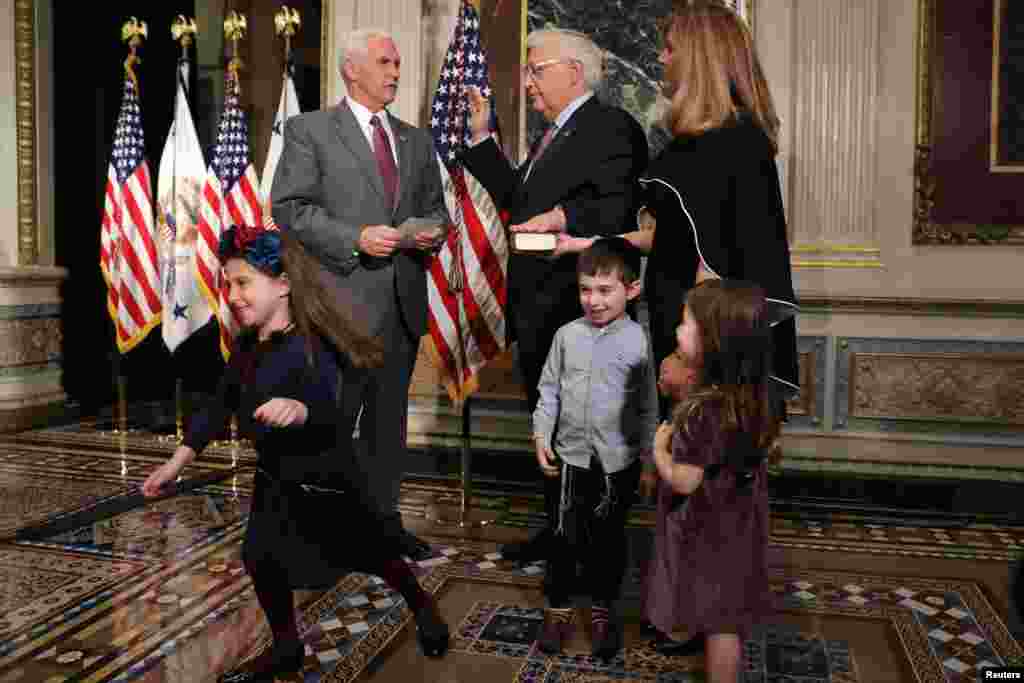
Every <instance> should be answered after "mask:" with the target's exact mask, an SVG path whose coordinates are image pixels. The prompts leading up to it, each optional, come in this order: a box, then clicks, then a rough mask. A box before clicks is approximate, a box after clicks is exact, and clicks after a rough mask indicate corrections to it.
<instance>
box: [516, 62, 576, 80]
mask: <svg viewBox="0 0 1024 683" xmlns="http://www.w3.org/2000/svg"><path fill="white" fill-rule="evenodd" d="M578 61H579V60H576V59H566V58H564V57H559V58H557V59H545V60H544V61H543V62H537V63H536V64H524V65H523V78H527V77H529V78H533V79H535V80H536V79H538V78H540V75H541V73H542V72H543V71H544V69H546V68H548V67H549V66H554V65H555V64H562V63H567V64H568V63H572V62H578Z"/></svg>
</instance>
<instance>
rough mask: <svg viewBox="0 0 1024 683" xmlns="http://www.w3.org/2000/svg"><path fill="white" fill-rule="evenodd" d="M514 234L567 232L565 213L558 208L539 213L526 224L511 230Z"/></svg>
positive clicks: (520, 224) (512, 227) (514, 226)
mask: <svg viewBox="0 0 1024 683" xmlns="http://www.w3.org/2000/svg"><path fill="white" fill-rule="evenodd" d="M509 230H511V231H512V232H563V231H564V230H565V212H564V211H562V208H561V207H559V206H556V207H555V208H553V209H551V210H550V211H545V212H544V213H539V214H537V215H536V216H534V217H533V218H531V219H530V220H528V221H526V222H525V223H519V224H518V225H513V226H511V227H510V228H509Z"/></svg>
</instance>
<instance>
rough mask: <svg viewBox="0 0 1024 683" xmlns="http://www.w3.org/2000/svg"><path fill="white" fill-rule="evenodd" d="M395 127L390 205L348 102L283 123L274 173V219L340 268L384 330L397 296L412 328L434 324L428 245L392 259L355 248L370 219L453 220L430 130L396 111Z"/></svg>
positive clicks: (331, 280)
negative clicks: (394, 195)
mask: <svg viewBox="0 0 1024 683" xmlns="http://www.w3.org/2000/svg"><path fill="white" fill-rule="evenodd" d="M388 117H389V118H388V121H389V123H390V124H391V130H392V131H393V132H394V135H395V145H396V147H397V150H396V153H397V156H398V173H399V189H398V200H397V203H396V206H395V207H393V208H392V207H389V206H387V205H386V201H385V199H384V185H383V182H382V181H381V178H380V172H379V171H378V169H377V161H376V158H375V157H374V155H373V150H372V149H371V148H370V143H369V142H368V141H367V139H366V137H365V136H364V135H363V132H362V130H360V128H359V124H358V122H357V121H356V117H355V115H354V114H353V113H352V110H351V109H350V108H349V107H348V105H347V104H346V103H345V102H341V103H339V104H338V106H336V107H333V108H331V109H327V110H321V111H315V112H309V113H307V114H301V115H299V116H294V117H292V118H290V119H288V121H287V122H286V123H285V128H284V149H283V151H282V153H281V161H280V162H279V163H278V166H277V173H276V175H275V176H274V186H273V191H272V198H271V199H272V202H273V214H274V220H275V221H276V222H277V223H278V225H280V226H281V228H282V229H283V230H291V231H292V232H293V234H295V236H296V237H298V239H299V241H300V242H302V244H303V245H305V247H306V248H307V249H309V250H310V251H311V252H312V253H313V254H315V255H316V256H317V257H318V258H319V259H320V261H321V262H322V263H323V264H324V265H325V266H326V268H327V269H328V271H329V272H330V273H331V275H332V276H333V277H328V278H327V280H328V282H326V283H325V284H327V285H328V286H329V287H330V291H332V293H333V295H335V296H337V297H338V299H339V301H340V302H342V305H346V306H349V307H350V308H351V309H353V317H354V319H355V320H359V321H364V322H365V323H366V325H367V330H366V331H367V332H368V333H369V334H371V335H376V334H378V333H379V332H381V331H382V330H383V329H385V327H386V322H387V320H388V317H387V316H388V315H391V314H393V313H394V311H393V309H394V302H395V300H396V293H397V300H398V302H399V308H400V314H401V317H402V320H403V321H404V323H405V326H406V328H407V330H408V332H409V334H410V335H411V336H412V337H413V338H414V339H417V340H418V339H419V337H420V336H422V335H423V334H424V333H425V332H426V328H427V323H426V321H427V294H426V292H427V290H426V286H427V285H426V273H425V267H426V262H427V258H428V256H429V255H428V254H425V253H423V252H420V251H417V250H400V251H397V252H395V253H394V254H393V255H392V256H391V257H390V258H387V259H371V258H368V257H365V256H363V257H360V256H359V255H357V254H356V253H355V248H356V243H357V242H358V239H359V233H360V231H361V230H362V228H363V226H366V225H392V226H397V225H400V224H401V223H402V222H403V221H405V220H406V219H407V218H409V217H411V216H420V217H430V218H437V219H438V221H439V222H447V221H448V214H447V211H446V209H445V204H444V196H443V194H442V190H441V175H440V171H439V169H438V166H437V161H436V156H435V152H434V143H433V140H432V139H431V137H430V134H429V133H428V132H427V131H425V130H421V129H418V128H414V127H413V126H410V125H409V124H407V123H405V122H404V121H401V120H399V119H397V118H395V117H394V116H391V115H390V114H389V115H388Z"/></svg>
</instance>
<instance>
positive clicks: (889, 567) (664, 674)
mask: <svg viewBox="0 0 1024 683" xmlns="http://www.w3.org/2000/svg"><path fill="white" fill-rule="evenodd" d="M170 449H171V444H170V443H168V442H161V441H159V440H158V439H157V438H156V437H153V436H151V435H145V434H138V433H136V434H127V435H115V434H111V433H109V432H103V431H101V430H95V429H92V430H90V429H86V428H64V429H50V430H39V431H36V432H30V433H26V434H21V435H16V436H8V437H5V438H3V439H2V440H0V537H3V539H4V540H5V541H6V542H5V543H3V544H2V545H0V683H13V682H15V681H19V682H20V681H24V682H27V683H51V682H52V683H57V682H58V681H69V682H70V681H75V682H79V681H81V682H85V681H96V682H98V681H140V682H151V683H156V682H158V681H160V682H171V681H174V682H179V681H180V682H184V681H190V682H191V681H202V682H205V681H210V682H212V681H215V680H216V679H217V677H218V675H219V674H221V673H223V672H225V671H229V670H231V669H232V668H234V667H235V666H237V665H238V664H239V663H240V662H242V661H244V660H245V659H247V658H249V657H251V656H254V655H255V654H257V653H258V652H260V651H261V650H262V649H263V648H264V647H266V646H267V644H268V642H269V631H268V629H267V626H266V623H265V621H264V619H263V616H262V613H261V612H260V610H259V608H258V606H257V604H256V601H255V597H254V596H253V593H252V589H251V585H250V582H249V579H248V577H247V576H246V573H245V571H244V569H243V568H242V565H241V562H240V560H239V549H240V544H241V539H242V535H243V532H244V525H245V520H246V512H247V505H248V494H249V491H250V485H251V478H249V477H248V476H247V475H245V474H240V475H238V476H233V477H228V478H222V480H220V481H218V482H217V483H213V484H210V485H207V486H204V487H201V488H198V489H195V490H190V491H186V492H184V493H182V494H181V495H178V496H175V497H173V498H169V499H165V500H161V501H158V502H155V503H150V504H145V505H138V502H139V501H138V497H137V496H136V495H135V487H136V486H137V485H138V483H139V482H140V481H141V479H142V478H143V477H144V476H145V474H146V473H147V472H148V471H149V470H150V469H151V468H152V467H153V466H154V465H155V464H156V463H158V462H160V461H161V460H162V459H163V458H164V457H166V454H167V453H168V452H169V451H170ZM251 457H252V456H251V453H250V452H248V451H247V450H246V449H245V448H244V446H239V445H238V444H230V443H225V444H220V445H218V446H217V447H214V448H212V449H210V450H209V451H208V452H207V453H206V454H204V456H203V458H202V459H201V460H199V461H198V462H197V463H196V464H195V465H194V466H193V467H192V469H191V470H190V476H196V475H203V474H207V475H208V474H216V473H218V472H221V473H223V472H225V471H226V469H227V468H229V467H230V466H231V465H232V464H233V463H236V464H237V463H242V464H244V463H246V462H251ZM439 499H440V500H442V502H445V501H447V502H452V501H454V500H456V495H455V492H453V491H451V490H448V489H446V488H445V487H444V486H443V485H442V484H438V483H434V484H430V483H423V482H416V481H413V482H410V483H409V484H408V485H406V486H405V487H404V488H403V497H402V511H403V515H404V519H405V522H406V525H407V527H409V528H410V529H413V530H414V531H415V532H416V533H417V534H418V535H420V536H421V537H422V538H424V539H426V540H428V541H429V542H430V543H431V545H432V548H433V555H432V557H431V558H429V559H426V560H422V561H420V562H416V563H413V568H414V570H415V572H416V574H417V575H418V577H419V579H420V581H421V582H422V583H423V584H424V586H425V587H426V588H427V589H428V590H430V591H432V592H434V593H435V595H437V596H438V599H439V604H440V608H441V610H442V613H443V614H444V616H445V618H446V619H447V620H448V621H449V624H450V626H451V627H452V633H453V640H452V649H451V652H450V653H449V654H448V655H447V657H445V658H443V659H440V660H429V659H426V658H424V657H422V656H421V655H420V654H419V652H418V651H417V647H416V640H415V635H414V632H413V629H412V626H411V619H410V613H409V611H408V610H407V609H406V608H405V605H404V604H403V602H402V600H401V598H400V597H399V596H398V595H397V594H395V593H393V592H392V591H391V590H389V589H388V587H387V586H386V585H384V584H383V583H382V582H381V581H380V580H379V579H377V578H376V577H372V576H367V575H362V574H351V575H349V576H347V577H345V578H344V579H343V580H341V581H340V582H339V583H338V584H337V585H336V586H334V587H333V588H332V589H331V590H329V591H326V592H320V593H308V592H304V593H302V594H300V600H299V608H298V609H299V616H300V624H301V629H302V636H303V640H304V642H305V645H306V660H305V670H304V680H305V681H308V682H311V683H312V682H321V683H342V682H347V681H401V682H402V683H407V682H412V681H487V682H488V683H499V682H500V681H522V682H526V681H530V682H541V681H546V682H554V681H701V680H704V678H703V672H702V670H703V659H702V657H699V656H697V657H677V658H669V657H664V656H661V655H659V654H658V653H656V652H655V651H654V650H652V649H651V648H650V647H649V644H648V640H647V636H646V634H644V633H642V632H641V629H640V615H639V612H638V600H637V595H638V592H639V570H637V569H636V565H638V564H639V562H640V560H641V559H642V557H643V556H644V553H645V552H646V542H647V541H648V540H649V536H650V524H651V522H652V518H651V512H650V510H649V509H646V508H641V509H639V510H637V513H636V514H635V515H634V516H633V518H632V519H631V525H630V541H631V556H632V557H633V560H634V562H633V570H632V571H631V573H630V576H629V577H628V578H627V582H626V586H625V589H624V597H623V600H622V601H621V605H620V608H619V610H618V612H619V616H620V621H621V623H622V628H621V646H622V647H621V649H620V651H619V653H618V655H617V656H616V657H615V658H614V659H613V660H611V661H609V662H602V661H598V660H595V659H593V658H592V657H590V655H589V652H590V641H589V629H590V619H589V608H588V605H587V604H586V602H585V600H581V601H580V603H579V605H578V609H577V611H576V615H575V620H574V632H573V635H572V637H571V639H570V641H569V642H568V644H567V646H566V648H565V652H564V653H563V655H561V656H557V657H548V656H545V655H543V654H542V653H540V652H539V651H538V650H537V647H536V643H535V639H536V635H537V632H538V629H539V627H540V624H541V618H542V617H541V614H542V612H541V608H542V606H543V600H542V597H541V591H540V583H541V577H542V575H543V571H544V569H543V565H542V564H541V563H529V564H517V563H513V562H510V561H508V560H505V559H504V558H502V557H501V555H500V553H498V552H497V551H498V546H499V545H500V543H502V542H504V541H507V540H513V539H521V538H524V537H525V536H526V535H527V534H528V532H529V527H530V526H531V525H535V524H536V523H537V522H538V519H539V518H538V516H537V514H536V512H537V508H538V505H537V500H536V499H535V497H534V498H533V499H531V498H530V497H529V496H524V497H522V498H517V497H515V496H511V495H510V496H490V497H488V496H481V497H480V498H478V499H474V500H473V503H474V505H478V506H487V508H488V509H489V510H492V511H495V512H500V513H502V515H503V519H502V522H501V523H499V524H497V525H494V526H488V527H485V528H482V529H471V530H462V529H459V528H458V527H454V526H450V525H439V524H436V523H433V522H431V521H429V519H428V512H429V511H430V510H431V509H432V507H431V505H432V504H433V503H434V502H436V501H437V500H439ZM324 523H325V524H330V525H332V526H335V527H337V528H338V536H337V539H336V542H337V543H342V544H344V543H346V538H345V531H344V528H345V527H344V524H343V523H339V520H336V519H333V518H331V515H330V511H329V510H325V514H324ZM19 539H20V540H19ZM1022 546H1024V529H1022V528H1018V527H1010V526H996V525H971V524H967V525H964V524H960V525H958V526H946V525H936V526H920V525H918V526H914V525H910V524H906V523H903V524H896V523H892V524H877V523H873V522H870V521H859V520H857V519H856V518H855V517H852V516H849V515H844V516H843V517H842V519H839V518H838V517H837V518H836V519H816V520H806V519H799V518H796V517H794V516H792V515H775V516H773V523H772V545H771V567H772V571H771V574H772V587H773V591H774V593H775V596H776V607H777V612H776V614H775V615H774V616H773V618H772V619H771V620H770V621H769V622H768V623H766V624H764V625H763V626H762V627H761V628H759V629H758V630H757V631H756V632H755V633H754V634H752V637H751V638H750V640H748V641H747V643H746V644H745V663H744V673H743V678H742V680H743V681H744V682H748V681H749V682H753V681H765V682H768V681H801V682H804V683H823V682H826V681H829V682H831V681H834V682H854V681H856V682H863V683H887V682H890V681H891V682H893V683H896V682H904V681H948V682H957V681H974V680H977V678H978V671H979V670H980V669H982V668H984V667H985V666H987V665H1003V664H1007V663H1014V662H1017V661H1020V659H1021V657H1022V655H1024V650H1022V649H1021V646H1020V645H1019V644H1018V642H1017V641H1016V640H1015V639H1014V638H1013V636H1012V635H1011V633H1010V630H1009V629H1008V627H1007V625H1006V623H1007V610H1008V604H1009V597H1008V595H1009V589H1008V585H1009V572H1010V566H1011V562H1012V561H1013V559H1014V558H1016V557H1017V555H1018V553H1019V552H1020V549H1021V547H1022ZM352 552H353V553H357V552H359V548H358V547H353V548H352Z"/></svg>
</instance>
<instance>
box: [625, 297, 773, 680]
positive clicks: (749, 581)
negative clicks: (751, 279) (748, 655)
mask: <svg viewBox="0 0 1024 683" xmlns="http://www.w3.org/2000/svg"><path fill="white" fill-rule="evenodd" d="M770 319H771V314H770V312H769V307H768V305H767V303H766V300H765V296H764V292H763V290H761V289H760V288H759V287H757V286H755V285H752V284H748V283H745V282H739V281H735V280H707V281H705V282H704V283H702V284H700V285H697V286H696V287H694V288H693V289H692V290H691V291H690V294H689V296H688V298H687V301H686V305H685V307H684V311H683V322H682V324H680V325H679V327H678V328H677V330H676V340H677V343H678V345H679V346H678V349H677V353H679V354H680V355H682V356H683V357H684V358H686V359H687V361H688V362H689V363H690V364H691V365H692V366H694V367H697V368H699V370H698V380H697V382H696V384H695V385H694V386H693V387H692V388H691V390H690V391H689V393H688V395H687V396H686V398H685V399H684V400H683V401H681V402H680V403H679V405H678V406H677V407H676V409H675V414H674V416H673V421H672V423H671V424H669V423H666V424H663V425H662V426H661V428H660V429H659V430H658V433H657V436H656V437H655V442H654V464H655V466H656V468H657V474H658V477H659V479H660V483H659V492H658V521H657V529H656V532H655V542H654V553H653V556H652V558H651V562H650V565H649V567H648V575H647V585H646V587H645V595H644V613H645V616H646V618H647V619H649V620H650V622H651V623H652V624H653V625H654V627H655V628H657V629H658V630H659V631H660V632H662V633H666V634H669V633H672V632H673V631H686V632H687V633H689V634H695V633H704V634H706V635H707V659H706V662H707V671H708V675H709V680H710V681H712V682H718V681H729V683H734V682H735V681H736V677H737V670H738V667H739V661H740V654H741V645H742V642H743V638H745V637H746V636H747V634H748V633H749V631H750V629H751V627H752V626H754V625H755V624H756V623H758V622H760V621H761V620H762V619H763V618H764V617H765V615H766V613H767V612H768V611H769V610H770V605H771V597H770V592H769V588H768V575H767V566H766V552H767V546H768V488H767V481H766V474H767V467H766V456H767V455H768V453H769V451H770V450H771V449H772V448H773V447H774V443H775V440H776V438H777V436H778V432H779V422H780V419H779V415H778V411H777V410H776V409H775V408H774V406H776V405H778V396H777V394H775V392H774V391H773V390H772V389H771V387H770V386H769V377H768V375H769V372H770V364H771V358H770V353H771V343H770V340H771V333H770V325H769V320H770Z"/></svg>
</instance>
